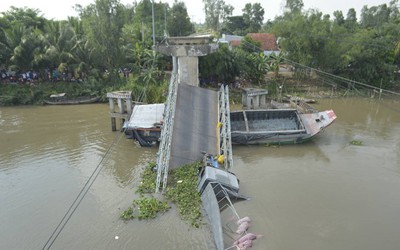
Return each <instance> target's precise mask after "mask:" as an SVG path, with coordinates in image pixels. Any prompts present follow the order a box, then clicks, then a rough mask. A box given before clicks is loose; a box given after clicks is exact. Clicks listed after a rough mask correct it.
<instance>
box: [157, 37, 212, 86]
mask: <svg viewBox="0 0 400 250" xmlns="http://www.w3.org/2000/svg"><path fill="white" fill-rule="evenodd" d="M209 42H210V37H169V38H167V39H166V42H165V44H159V45H156V46H155V47H154V50H155V51H157V52H159V53H162V54H164V55H168V56H172V57H173V58H176V59H177V60H176V61H177V63H174V67H177V69H176V68H174V69H176V71H175V72H177V73H178V75H179V78H178V83H182V84H189V85H193V86H196V87H198V86H199V57H200V56H206V55H208V54H211V53H214V52H216V51H217V50H218V44H210V43H209ZM174 62H175V60H174Z"/></svg>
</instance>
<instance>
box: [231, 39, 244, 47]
mask: <svg viewBox="0 0 400 250" xmlns="http://www.w3.org/2000/svg"><path fill="white" fill-rule="evenodd" d="M241 42H242V41H240V40H233V41H231V42H230V43H229V45H230V46H232V47H238V46H239V45H240V43H241Z"/></svg>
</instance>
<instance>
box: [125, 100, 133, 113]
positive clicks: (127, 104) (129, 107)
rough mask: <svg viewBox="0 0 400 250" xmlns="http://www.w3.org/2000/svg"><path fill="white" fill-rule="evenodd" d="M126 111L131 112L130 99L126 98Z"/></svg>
mask: <svg viewBox="0 0 400 250" xmlns="http://www.w3.org/2000/svg"><path fill="white" fill-rule="evenodd" d="M126 111H127V112H128V114H132V99H126Z"/></svg>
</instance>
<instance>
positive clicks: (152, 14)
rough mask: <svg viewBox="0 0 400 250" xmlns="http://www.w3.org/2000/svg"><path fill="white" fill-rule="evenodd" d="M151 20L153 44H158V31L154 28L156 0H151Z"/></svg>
mask: <svg viewBox="0 0 400 250" xmlns="http://www.w3.org/2000/svg"><path fill="white" fill-rule="evenodd" d="M151 20H152V24H153V46H156V33H155V28H154V0H153V1H152V2H151Z"/></svg>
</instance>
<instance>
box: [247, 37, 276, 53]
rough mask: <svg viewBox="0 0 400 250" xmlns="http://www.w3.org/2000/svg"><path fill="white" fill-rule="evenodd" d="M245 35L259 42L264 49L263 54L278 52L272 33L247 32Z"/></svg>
mask: <svg viewBox="0 0 400 250" xmlns="http://www.w3.org/2000/svg"><path fill="white" fill-rule="evenodd" d="M247 35H248V36H249V37H251V39H253V40H254V41H257V42H259V43H260V44H261V49H262V50H263V51H264V54H265V55H270V54H272V53H275V54H279V53H280V51H279V48H278V44H277V42H276V37H275V35H274V34H266V33H249V34H247Z"/></svg>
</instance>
